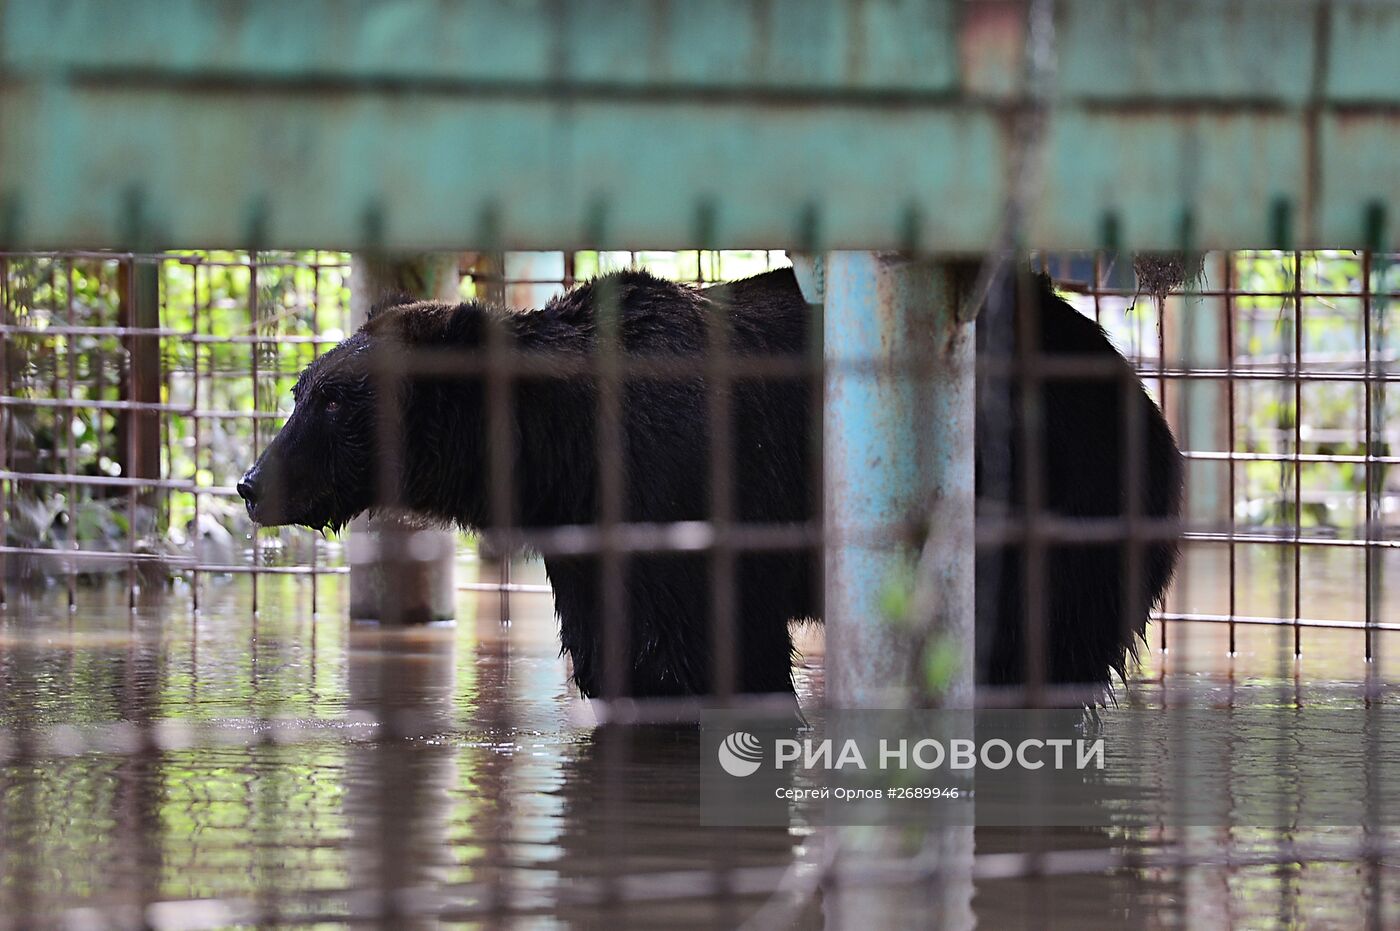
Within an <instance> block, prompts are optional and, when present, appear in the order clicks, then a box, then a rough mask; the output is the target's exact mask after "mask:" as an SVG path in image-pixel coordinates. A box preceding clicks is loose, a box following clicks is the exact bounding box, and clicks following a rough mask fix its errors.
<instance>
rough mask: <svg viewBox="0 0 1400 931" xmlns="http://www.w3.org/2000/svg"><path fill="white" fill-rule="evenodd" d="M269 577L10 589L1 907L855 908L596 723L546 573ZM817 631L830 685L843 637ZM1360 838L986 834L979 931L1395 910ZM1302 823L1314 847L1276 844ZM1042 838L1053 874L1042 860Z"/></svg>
mask: <svg viewBox="0 0 1400 931" xmlns="http://www.w3.org/2000/svg"><path fill="white" fill-rule="evenodd" d="M484 572H485V570H484V569H483V567H481V566H478V565H477V564H467V565H464V567H463V575H464V576H465V577H467V578H476V577H478V575H479V574H481V573H484ZM487 577H488V576H486V575H482V578H487ZM522 579H523V580H524V581H527V582H529V581H539V580H540V571H539V567H538V565H534V564H525V565H522V566H517V568H516V571H515V574H514V580H515V581H521V580H522ZM260 586H261V592H260V596H259V608H260V610H259V611H258V613H257V614H256V615H255V614H254V613H253V611H252V610H251V602H250V593H251V586H250V583H249V580H248V579H247V578H246V577H244V578H217V577H214V578H209V579H207V580H206V581H205V582H204V586H203V594H204V605H205V608H204V610H203V611H202V612H201V613H200V614H199V615H198V616H195V615H194V614H193V613H192V612H191V611H190V608H189V599H188V596H187V594H185V593H184V592H182V591H181V590H179V589H176V590H174V591H172V592H170V593H169V594H167V595H166V596H165V597H163V598H147V599H145V600H144V603H143V604H141V605H139V606H138V607H137V608H136V609H135V610H134V611H129V610H128V608H127V602H126V593H125V591H124V590H123V589H120V588H118V587H115V586H113V587H82V588H80V589H79V602H78V604H77V606H76V610H75V611H73V612H71V613H70V611H69V610H68V605H67V596H66V594H65V593H64V592H63V591H62V590H61V587H58V588H53V589H49V590H46V591H37V592H29V593H21V592H18V591H12V592H11V593H10V597H11V600H10V603H9V605H8V606H7V608H6V609H5V611H4V612H3V614H0V927H10V928H25V929H28V928H40V927H74V928H103V927H143V926H150V927H169V928H194V927H210V928H217V927H234V926H258V925H261V926H325V927H334V926H339V925H342V924H347V923H355V924H361V925H370V926H374V925H382V926H395V927H414V926H424V927H426V926H437V925H438V924H445V925H461V926H485V927H531V928H534V927H556V926H558V927H572V926H583V927H609V928H622V927H639V928H651V927H736V926H740V925H743V924H745V923H746V922H748V923H749V924H750V926H754V927H773V926H778V927H787V926H795V927H822V926H824V925H825V926H828V927H830V926H835V925H839V926H863V925H861V924H860V922H859V921H858V920H856V919H854V918H853V917H852V916H849V915H845V916H839V917H838V912H837V911H836V910H835V909H833V907H832V902H833V897H834V896H836V895H839V891H838V892H836V893H833V892H831V891H830V890H827V891H823V890H820V889H818V890H817V892H816V893H815V894H814V895H812V896H810V897H808V898H806V899H805V900H804V901H802V902H798V903H794V904H792V905H791V907H788V906H787V905H785V904H784V905H783V907H775V905H774V900H772V899H771V896H770V892H771V889H772V888H773V887H774V886H775V885H776V884H778V883H780V882H782V881H784V878H785V877H786V878H788V879H790V878H791V877H792V876H794V875H801V867H799V866H795V864H798V863H800V862H801V861H803V860H804V857H805V856H806V855H807V854H808V853H810V849H811V845H812V843H813V836H812V834H811V832H810V830H809V829H806V828H802V827H800V826H790V827H788V828H747V829H732V828H715V827H707V826H705V825H703V824H702V823H701V819H700V814H699V810H698V802H697V800H696V797H695V791H694V779H695V775H694V774H695V761H696V751H697V746H696V742H695V741H694V739H693V737H687V736H686V734H685V733H684V732H680V733H678V732H677V731H676V730H675V729H674V728H647V727H633V728H625V729H615V728H597V727H596V726H594V725H593V724H592V723H591V721H590V720H589V716H588V715H589V712H588V708H587V706H586V705H584V704H582V703H580V702H578V701H576V700H575V699H573V698H572V696H571V694H570V692H569V689H568V688H567V686H566V669H565V666H564V663H563V661H562V660H561V659H560V657H559V655H558V645H557V640H556V634H555V628H554V622H553V619H552V615H551V611H550V604H549V599H548V596H547V595H540V594H517V595H514V596H513V597H512V599H511V609H512V623H511V625H510V627H509V629H505V628H503V627H502V625H501V624H500V623H499V615H498V608H499V597H498V596H497V595H495V594H482V595H475V594H468V593H464V594H463V599H462V610H463V620H462V621H461V622H460V623H459V624H458V625H457V626H456V627H455V628H451V627H447V628H426V629H416V630H409V631H385V630H378V629H374V628H364V627H351V626H349V625H347V624H346V623H345V621H344V620H343V611H342V609H341V607H340V606H341V605H342V603H343V592H342V591H341V590H340V582H339V581H338V580H337V579H334V578H330V579H323V580H322V581H321V589H320V592H319V595H320V603H321V606H322V608H323V612H322V614H321V615H319V616H316V617H313V616H312V614H311V611H310V598H309V590H308V587H307V585H306V583H305V581H304V580H296V579H290V578H281V579H269V578H264V579H262V580H260ZM1200 627H1201V629H1200V630H1194V632H1192V633H1191V635H1190V637H1189V638H1187V639H1184V640H1181V641H1179V642H1180V643H1182V644H1189V646H1190V648H1189V649H1178V650H1174V651H1172V652H1171V653H1169V654H1168V656H1169V658H1170V659H1171V661H1172V663H1175V664H1176V669H1174V670H1173V672H1172V675H1173V676H1175V677H1176V678H1175V680H1173V681H1174V682H1176V683H1186V684H1188V685H1190V687H1192V688H1194V689H1196V690H1198V691H1205V692H1214V693H1215V694H1217V695H1219V696H1222V697H1221V700H1223V701H1230V702H1236V701H1240V700H1242V699H1241V696H1242V695H1247V694H1255V693H1258V694H1263V693H1265V692H1268V693H1269V694H1273V691H1274V690H1276V688H1277V687H1279V686H1285V687H1287V688H1298V689H1304V690H1306V691H1307V692H1308V698H1309V700H1310V701H1313V700H1320V701H1329V702H1337V703H1341V704H1342V705H1345V704H1346V703H1347V702H1353V701H1358V700H1359V699H1356V698H1355V697H1354V693H1352V692H1350V691H1345V690H1343V691H1337V692H1335V693H1333V692H1330V691H1325V690H1323V688H1322V686H1314V685H1311V684H1306V683H1304V684H1299V683H1298V682H1290V681H1287V680H1279V679H1271V678H1269V677H1268V676H1269V675H1270V674H1271V673H1272V672H1273V671H1274V667H1273V666H1272V665H1271V664H1272V663H1273V661H1274V659H1273V658H1274V656H1275V654H1276V650H1275V649H1274V640H1273V639H1268V640H1266V641H1260V642H1258V643H1257V644H1254V645H1253V646H1250V645H1249V644H1246V645H1245V646H1244V647H1243V648H1242V650H1241V654H1240V656H1238V657H1235V658H1233V659H1231V660H1229V662H1228V664H1227V665H1228V668H1226V669H1222V668H1221V666H1220V663H1219V662H1218V661H1217V660H1216V659H1215V657H1217V656H1218V655H1219V654H1220V653H1221V650H1220V649H1219V646H1220V644H1219V637H1220V635H1221V634H1220V631H1219V630H1218V629H1216V628H1215V627H1213V626H1209V625H1200ZM1181 630H1182V632H1183V635H1184V634H1185V632H1186V630H1187V628H1185V627H1183V628H1181ZM1269 634H1270V637H1272V636H1273V632H1269ZM806 637H807V642H806V643H805V646H806V655H805V657H804V661H803V663H802V666H801V668H800V669H799V671H798V684H799V691H800V697H801V700H802V701H803V703H804V704H806V705H808V707H812V706H815V705H816V704H818V703H819V702H820V696H821V688H822V675H821V643H820V637H819V634H816V633H814V632H810V631H809V632H808V633H807V635H806ZM1316 642H1318V643H1322V642H1323V641H1322V640H1318V641H1316ZM1154 643H1155V640H1154ZM1337 649H1338V651H1339V658H1338V660H1337V662H1338V663H1339V664H1340V663H1342V662H1343V660H1344V659H1345V658H1346V657H1348V656H1351V655H1353V653H1354V650H1353V645H1351V644H1349V643H1348V644H1343V645H1342V646H1340V647H1338V648H1337ZM1195 654H1198V655H1199V656H1200V657H1204V659H1202V660H1201V662H1199V663H1197V664H1196V666H1195V667H1192V668H1188V667H1189V664H1190V657H1191V656H1192V655H1195ZM1156 660H1157V661H1160V660H1161V657H1157V658H1156ZM1150 668H1151V667H1150ZM1150 668H1149V677H1148V678H1147V679H1145V680H1144V681H1141V682H1138V683H1136V684H1135V686H1134V688H1133V690H1132V692H1131V698H1130V701H1131V702H1132V703H1134V704H1139V705H1142V706H1144V707H1152V706H1153V703H1154V702H1158V701H1159V700H1160V698H1161V696H1162V695H1163V692H1162V688H1163V686H1162V685H1161V684H1160V683H1159V682H1155V681H1153V679H1152V678H1151V676H1150ZM1330 672H1331V673H1332V675H1331V676H1330V677H1329V678H1328V681H1329V682H1331V681H1333V680H1343V679H1345V678H1346V676H1345V675H1344V674H1342V670H1341V667H1340V666H1338V668H1337V669H1334V670H1330ZM1226 673H1230V674H1231V675H1232V676H1233V678H1227V677H1226V675H1225V674H1226ZM1251 689H1253V690H1255V691H1254V692H1251ZM1358 839H1359V829H1345V828H1343V829H1331V830H1316V831H1311V832H1301V833H1300V832H1294V833H1293V834H1291V835H1289V836H1283V835H1281V834H1280V832H1276V831H1267V830H1241V829H1238V828H1237V829H1190V830H1173V829H1170V828H1167V827H1161V828H1157V829H1136V828H1135V829H1132V830H1126V829H1125V830H1121V831H1100V830H1090V829H1083V830H1054V831H1043V832H1040V833H1033V832H1022V831H1014V830H990V829H989V830H980V831H979V832H978V834H977V838H976V844H977V859H976V865H975V869H976V875H977V876H978V877H979V878H978V879H977V881H976V892H975V898H974V909H975V911H976V914H977V917H978V921H979V925H980V926H981V927H984V928H1007V927H1034V928H1076V929H1077V928H1093V927H1144V928H1158V927H1162V928H1165V927H1203V928H1205V927H1209V928H1217V927H1240V928H1256V927H1270V926H1275V925H1290V926H1306V927H1336V928H1354V927H1364V926H1367V925H1368V924H1369V926H1371V927H1377V928H1380V927H1400V861H1397V859H1396V858H1395V857H1394V856H1393V848H1392V850H1391V851H1390V853H1391V854H1392V855H1390V856H1389V858H1386V857H1385V856H1383V857H1381V858H1380V859H1378V860H1374V861H1372V862H1369V863H1368V862H1364V861H1357V860H1354V859H1351V858H1349V857H1347V856H1345V855H1336V856H1332V855H1329V854H1328V851H1336V850H1344V849H1345V848H1346V845H1347V844H1349V843H1354V842H1355V841H1356V840H1358ZM1381 839H1382V840H1387V841H1389V842H1391V843H1394V842H1395V841H1397V837H1396V836H1394V834H1393V833H1392V834H1386V835H1385V837H1383V838H1381ZM1280 842H1297V843H1300V844H1301V843H1304V842H1306V844H1308V845H1311V846H1310V849H1315V850H1317V851H1319V852H1318V853H1317V855H1316V856H1300V857H1298V858H1295V859H1292V860H1290V861H1289V862H1285V863H1281V864H1280V863H1274V862H1269V860H1270V859H1271V858H1270V857H1268V856H1261V855H1260V854H1267V852H1268V851H1269V850H1271V849H1273V848H1274V847H1275V846H1276V845H1277V844H1279V843H1280ZM1028 852H1038V853H1039V854H1040V855H1043V857H1044V858H1043V859H1042V860H1040V861H1038V862H1039V863H1040V869H1041V871H1042V872H1043V873H1044V874H1045V875H1042V876H1039V877H1034V876H1032V877H1027V876H1026V875H1024V874H1025V873H1026V872H1027V869H1026V867H1027V863H1028V861H1026V860H1024V859H1023V858H1022V857H1021V855H1023V854H1026V853H1028ZM1173 854H1180V855H1181V856H1180V857H1179V859H1180V860H1181V861H1184V862H1178V863H1173V862H1171V860H1170V859H1169V858H1170V856H1171V855H1173ZM1132 857H1137V858H1139V859H1138V860H1136V861H1134V860H1132V859H1131V858H1132ZM1125 858H1128V859H1127V860H1126V862H1125ZM1154 858H1155V859H1154ZM1135 864H1136V865H1135ZM726 870H728V871H730V872H728V873H726V872H725V871H726ZM726 876H727V877H728V878H727V879H725V878H723V877H726ZM765 905H766V906H767V907H765Z"/></svg>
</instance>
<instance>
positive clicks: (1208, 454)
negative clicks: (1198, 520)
mask: <svg viewBox="0 0 1400 931" xmlns="http://www.w3.org/2000/svg"><path fill="white" fill-rule="evenodd" d="M1365 434H1366V431H1365V430H1362V429H1359V428H1358V429H1357V430H1356V431H1355V433H1354V434H1353V435H1354V436H1356V437H1357V438H1362V437H1364V436H1365ZM1181 455H1182V456H1184V457H1185V458H1187V459H1193V460H1198V461H1202V462H1304V463H1307V462H1316V463H1333V464H1341V463H1345V464H1348V465H1365V464H1366V463H1374V464H1376V465H1397V464H1400V456H1369V457H1367V456H1341V455H1323V454H1321V453H1235V452H1231V453H1226V452H1214V451H1211V450H1182V453H1181ZM1381 493H1382V494H1395V492H1386V491H1382V492H1381Z"/></svg>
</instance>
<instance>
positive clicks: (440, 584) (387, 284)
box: [347, 254, 460, 623]
mask: <svg viewBox="0 0 1400 931" xmlns="http://www.w3.org/2000/svg"><path fill="white" fill-rule="evenodd" d="M351 275H352V282H353V284H352V291H351V317H352V322H353V323H354V324H355V325H356V326H359V325H360V324H362V323H364V321H365V319H366V317H368V315H369V308H370V307H371V306H372V305H373V304H374V302H375V301H376V300H377V299H378V298H379V297H380V296H381V295H384V294H387V293H390V292H395V291H401V292H405V293H408V294H414V295H419V296H421V297H423V298H424V299H436V300H444V301H454V302H455V301H456V300H457V299H458V296H457V294H458V287H459V284H460V277H459V272H458V266H457V256H456V255H455V254H431V255H421V256H394V257H381V256H367V255H356V256H355V257H354V259H353V264H352V269H351ZM348 542H349V545H348V548H347V552H348V554H349V559H350V616H351V617H352V618H354V619H356V620H377V621H381V622H384V623H414V622H424V621H446V620H452V619H454V618H455V617H456V615H457V585H456V573H455V568H456V546H457V535H456V534H455V533H453V532H451V531H445V530H421V529H414V528H411V527H408V526H406V525H404V524H403V523H401V522H399V521H397V520H393V519H390V518H384V517H377V518H367V517H360V518H358V519H356V520H355V521H353V522H352V523H351V524H350V538H349V541H348Z"/></svg>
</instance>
